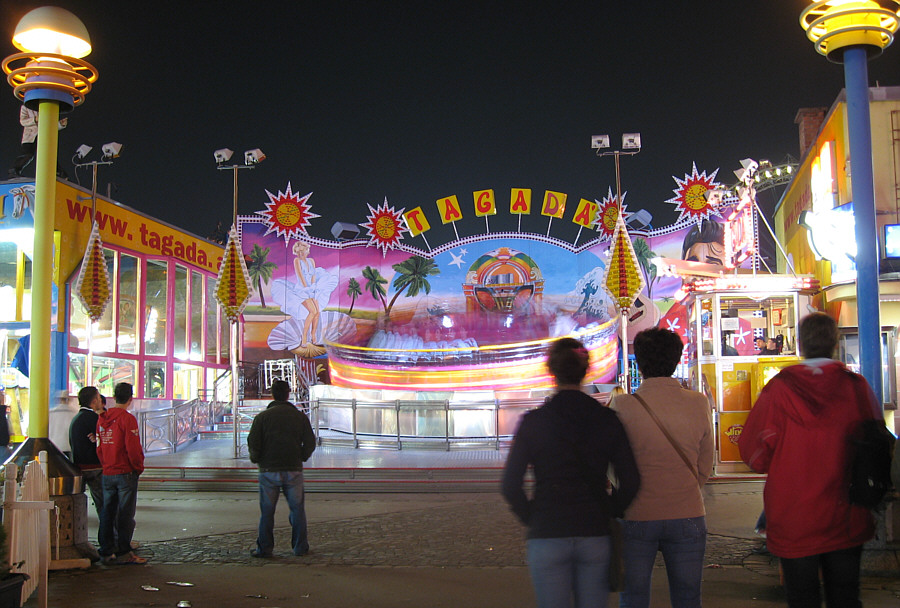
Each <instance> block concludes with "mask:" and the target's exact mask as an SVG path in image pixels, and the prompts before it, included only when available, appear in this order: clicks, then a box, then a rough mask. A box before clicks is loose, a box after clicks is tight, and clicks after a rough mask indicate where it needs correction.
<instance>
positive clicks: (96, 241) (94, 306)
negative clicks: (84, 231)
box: [72, 142, 122, 386]
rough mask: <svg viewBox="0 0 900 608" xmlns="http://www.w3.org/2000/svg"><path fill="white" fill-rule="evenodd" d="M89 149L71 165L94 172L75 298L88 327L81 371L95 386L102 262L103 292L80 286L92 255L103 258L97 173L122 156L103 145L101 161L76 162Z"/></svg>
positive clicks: (116, 147) (103, 300)
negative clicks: (88, 226) (87, 235)
mask: <svg viewBox="0 0 900 608" xmlns="http://www.w3.org/2000/svg"><path fill="white" fill-rule="evenodd" d="M92 149H93V148H91V147H90V146H86V145H84V144H82V145H81V146H79V147H78V149H77V150H76V151H75V158H73V159H72V163H73V164H74V165H75V170H76V171H77V170H78V169H80V168H81V167H91V168H92V169H93V170H92V179H91V238H90V239H88V246H87V250H86V251H85V257H84V262H82V270H81V276H80V277H79V280H78V285H77V287H76V291H77V292H78V296H79V298H80V299H81V301H82V303H83V304H84V305H85V309H86V310H87V313H88V319H89V320H88V327H87V351H88V352H87V357H85V370H84V384H85V386H93V384H94V349H93V345H92V341H93V336H94V323H96V322H97V321H99V320H100V318H101V317H102V316H103V311H104V310H105V309H106V306H107V304H108V303H109V300H110V297H109V296H110V290H109V275H108V273H107V272H106V266H105V262H104V264H103V267H102V268H101V269H99V271H98V272H97V273H96V274H98V275H99V276H98V277H96V280H99V281H101V282H102V283H103V287H102V289H98V288H97V286H96V285H84V284H83V279H84V276H85V271H86V270H87V267H89V266H90V264H91V262H92V252H93V251H96V253H97V255H99V256H102V253H103V243H102V241H101V240H100V227H99V226H98V225H97V169H98V168H99V166H100V165H111V164H112V161H113V159H114V158H118V157H119V154H121V152H122V144H120V143H116V142H110V143H108V144H103V147H102V148H101V150H102V151H103V156H102V157H101V158H100V160H94V161H90V162H79V161H82V160H84V157H85V156H87V155H88V154H90V152H91V150H92ZM95 270H97V269H95ZM85 292H87V293H85ZM101 294H102V295H101Z"/></svg>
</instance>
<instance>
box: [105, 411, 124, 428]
mask: <svg viewBox="0 0 900 608" xmlns="http://www.w3.org/2000/svg"><path fill="white" fill-rule="evenodd" d="M126 413H127V411H126V410H123V409H122V408H120V407H110V408H107V409H106V410H105V411H104V412H103V413H102V414H100V426H102V427H110V426H112V424H113V422H115V421H116V420H118V419H119V418H121V417H122V416H124V415H125V414H126Z"/></svg>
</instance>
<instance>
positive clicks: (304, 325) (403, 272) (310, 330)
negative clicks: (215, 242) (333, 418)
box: [238, 166, 754, 385]
mask: <svg viewBox="0 0 900 608" xmlns="http://www.w3.org/2000/svg"><path fill="white" fill-rule="evenodd" d="M715 176H716V172H713V173H712V175H710V176H707V175H706V173H705V172H702V173H700V172H698V171H697V168H696V166H695V167H693V168H692V172H691V173H690V174H686V175H685V178H684V179H678V178H676V180H675V181H676V186H677V187H676V188H675V190H674V192H675V197H673V198H672V199H670V200H669V201H668V202H671V203H673V204H675V205H676V211H678V212H679V213H680V216H679V218H678V220H677V221H676V222H675V223H673V224H671V225H668V226H665V227H663V228H659V229H653V228H650V227H649V226H648V227H646V228H644V229H643V230H632V231H631V234H630V238H631V240H632V245H633V249H634V256H635V259H636V261H637V263H638V264H639V267H640V269H641V272H642V273H643V278H644V284H645V287H644V289H643V291H642V292H641V293H640V294H639V295H638V297H637V299H636V300H635V303H634V305H633V306H631V307H630V309H629V310H628V313H627V314H628V325H627V330H628V336H629V340H630V339H631V338H632V337H633V336H634V335H635V334H636V333H637V332H639V331H641V330H642V329H645V328H648V327H653V326H656V325H661V326H663V327H667V328H669V329H672V330H674V331H676V332H678V333H679V334H680V335H682V336H683V337H684V336H685V330H686V325H687V319H686V316H685V314H686V311H685V310H684V307H683V306H681V305H680V304H678V302H677V300H678V297H679V295H680V294H679V290H680V289H681V288H682V279H681V278H679V277H677V276H664V274H663V273H660V272H659V270H658V264H657V263H655V262H654V260H656V259H663V260H666V259H668V260H678V261H687V262H692V263H695V264H699V265H701V266H702V267H706V268H709V267H725V266H729V265H734V262H735V260H736V259H737V257H736V256H735V254H734V247H733V246H734V243H732V242H731V241H728V240H727V236H728V234H727V233H728V231H729V229H730V226H729V221H726V220H727V218H729V217H731V216H733V215H734V213H733V210H734V209H735V207H736V206H737V205H738V200H737V199H736V197H733V196H729V195H728V191H727V190H724V189H723V188H722V187H721V185H720V184H718V183H717V182H716V181H715ZM711 192H717V193H719V196H717V197H716V196H710V195H709V193H711ZM523 193H526V194H527V195H526V194H523ZM723 193H724V195H723ZM267 194H268V196H269V203H267V205H266V209H265V210H264V211H260V212H257V213H256V215H254V216H240V217H239V218H238V226H239V233H240V243H241V248H242V249H241V250H242V251H243V253H244V258H245V262H246V267H247V272H248V276H249V280H250V285H251V287H252V289H251V294H250V299H249V301H248V304H247V306H246V308H245V309H244V311H243V318H244V360H245V361H263V360H266V359H280V358H290V357H302V358H315V357H322V356H328V358H329V360H330V363H331V364H332V373H340V371H339V363H337V362H338V361H339V360H341V359H343V360H345V362H348V363H347V364H348V365H353V366H358V365H365V364H369V363H373V364H376V363H377V362H378V358H379V356H380V354H379V353H382V352H383V351H403V352H404V353H406V354H405V355H403V357H405V359H404V361H401V363H407V364H408V365H407V366H408V367H416V366H418V367H424V368H428V367H429V366H433V365H435V364H437V363H440V365H442V366H443V367H447V366H448V365H450V364H462V363H464V362H466V361H467V359H466V357H467V356H470V355H471V356H473V357H474V356H475V355H476V354H478V355H479V356H481V357H485V356H486V355H485V354H484V353H486V352H489V353H490V354H491V357H495V356H496V357H497V359H491V362H493V363H498V361H499V362H502V361H505V359H504V358H503V353H506V355H507V356H508V358H515V357H516V356H521V352H522V350H521V349H522V348H524V349H525V350H526V351H527V349H528V345H530V344H541V349H543V348H544V346H545V344H546V342H543V343H541V342H540V341H541V340H544V341H546V340H547V339H548V338H553V337H556V336H562V335H569V334H573V333H575V334H578V332H587V333H582V334H578V335H583V336H588V337H587V338H586V339H587V340H589V341H590V340H595V338H592V337H590V336H593V334H591V333H590V332H592V331H596V332H598V333H597V335H598V336H602V338H596V341H597V343H598V344H599V342H600V341H603V342H604V347H603V348H604V349H605V350H604V351H603V352H604V353H607V354H608V353H609V352H610V349H612V353H613V354H612V355H611V358H612V359H614V356H615V355H614V352H615V351H616V350H617V346H615V341H616V334H615V331H616V327H617V326H618V312H617V310H616V307H615V306H614V305H613V302H612V301H611V299H610V296H609V295H608V294H607V292H606V291H605V290H604V288H603V285H604V277H605V276H606V273H607V266H608V260H609V256H610V237H611V235H612V232H613V230H612V228H614V226H615V223H616V221H617V220H618V213H619V208H618V206H616V205H615V202H616V197H615V195H613V194H612V192H610V193H609V196H607V197H605V198H604V199H603V200H602V201H588V200H586V199H581V200H580V202H579V203H578V205H577V207H576V208H575V209H574V210H573V213H572V218H571V221H573V222H575V223H577V224H579V226H580V228H579V232H578V239H575V241H576V243H577V241H578V240H579V239H580V238H581V236H582V230H583V229H584V228H587V229H588V230H589V231H590V232H591V233H592V236H591V237H590V238H588V239H586V240H585V241H584V242H583V243H582V244H580V245H576V244H575V243H570V242H565V241H561V240H559V239H556V238H554V237H553V236H551V235H550V228H549V224H548V230H547V234H533V233H526V232H503V233H491V232H488V231H487V230H486V231H485V233H484V234H480V235H472V236H465V237H463V238H459V235H458V233H457V232H456V228H455V224H454V233H455V234H456V237H457V238H456V239H455V240H453V241H452V242H449V243H444V244H440V245H437V246H434V247H432V245H435V244H434V243H429V242H428V240H427V234H426V233H427V232H428V230H429V229H430V222H429V215H431V216H432V221H438V220H439V221H442V222H444V223H447V222H455V221H458V220H459V219H463V218H465V217H468V216H471V215H473V211H474V215H475V216H484V215H492V214H495V213H497V212H498V211H500V212H503V211H505V209H503V207H504V206H505V205H504V204H502V203H501V202H500V198H501V197H498V196H497V195H495V193H494V192H493V191H488V190H484V191H476V192H474V193H472V200H473V209H472V210H469V209H466V208H464V206H463V205H462V204H461V203H460V199H463V198H465V197H457V196H456V195H454V196H450V197H443V198H441V199H438V200H437V205H436V208H435V210H434V212H433V213H429V211H427V210H426V208H425V207H416V208H414V209H412V210H406V209H405V208H404V209H397V208H396V207H394V206H392V205H391V204H390V203H389V202H388V201H387V200H385V201H384V202H383V203H382V204H379V205H378V206H375V207H373V206H372V205H368V211H369V215H368V217H367V218H366V221H365V222H361V223H359V224H358V226H359V227H360V228H362V229H363V232H362V234H361V235H360V236H359V237H358V238H354V239H353V240H349V241H336V240H335V241H331V240H325V239H319V238H315V237H311V236H309V235H308V234H307V233H306V226H308V225H310V222H311V221H313V220H314V219H315V218H317V217H318V215H316V214H314V213H312V212H311V208H312V205H313V202H314V199H313V197H312V193H310V194H306V195H303V196H301V195H299V194H298V193H294V192H293V191H292V189H291V185H290V184H288V186H287V189H286V190H285V191H283V192H282V191H279V192H278V193H277V194H273V193H271V192H268V191H267ZM534 199H535V200H538V196H534ZM566 199H567V195H566V194H565V193H560V192H551V191H547V192H546V193H545V194H544V196H543V197H542V200H543V203H541V204H540V205H538V204H536V205H534V208H532V205H531V200H532V193H531V191H530V190H527V189H524V188H514V189H512V191H511V192H510V195H509V201H510V202H509V213H518V214H523V213H531V212H534V213H536V214H537V213H540V214H542V215H545V216H547V217H548V221H549V222H552V221H553V220H554V219H557V221H559V220H560V219H561V220H563V221H565V213H566V211H565V201H566ZM624 199H625V197H624V196H623V201H624ZM524 202H527V205H525V204H524ZM622 212H623V214H624V217H625V219H626V220H627V218H628V216H629V213H628V211H627V207H626V206H625V205H623V206H622ZM726 245H732V249H728V247H727V246H726ZM741 261H742V262H743V263H744V264H745V265H746V264H747V262H746V261H745V260H741ZM729 262H730V263H731V264H730V263H729ZM609 344H612V346H609ZM510 345H516V349H517V350H511V351H508V352H507V351H505V350H504V349H507V348H508V347H509V346H510ZM747 352H748V353H752V352H754V351H753V345H752V341H751V340H748V341H747ZM350 362H352V363H350ZM373 369H374V370H377V365H375V367H374V368H373ZM610 369H612V368H610ZM610 369H604V370H603V371H602V373H600V376H602V377H600V376H598V377H597V378H596V379H597V380H598V381H612V380H613V379H614V378H613V377H610ZM612 371H613V372H614V369H612ZM372 373H373V374H376V373H377V372H376V371H373V372H372ZM536 373H538V372H536ZM412 381H414V379H413V378H411V377H409V376H404V377H403V378H402V380H401V379H398V385H402V384H403V383H404V382H405V383H406V384H405V385H408V384H409V382H412ZM468 381H472V379H471V378H470V379H469V380H468ZM348 382H349V383H351V384H352V381H350V380H348Z"/></svg>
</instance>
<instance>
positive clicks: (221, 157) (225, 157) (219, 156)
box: [213, 148, 234, 165]
mask: <svg viewBox="0 0 900 608" xmlns="http://www.w3.org/2000/svg"><path fill="white" fill-rule="evenodd" d="M232 154H234V150H231V149H229V148H221V149H219V150H216V151H215V152H213V155H214V156H215V157H216V163H218V164H220V165H221V164H222V163H225V162H228V161H229V160H230V159H231V155H232Z"/></svg>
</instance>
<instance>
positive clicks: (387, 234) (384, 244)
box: [360, 197, 409, 256]
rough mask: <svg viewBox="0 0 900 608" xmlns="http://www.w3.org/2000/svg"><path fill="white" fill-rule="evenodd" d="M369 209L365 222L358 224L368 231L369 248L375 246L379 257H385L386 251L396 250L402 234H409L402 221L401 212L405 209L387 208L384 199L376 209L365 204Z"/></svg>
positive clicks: (386, 201) (386, 202)
mask: <svg viewBox="0 0 900 608" xmlns="http://www.w3.org/2000/svg"><path fill="white" fill-rule="evenodd" d="M366 206H367V207H368V208H369V215H368V216H366V219H367V220H368V221H367V222H365V223H363V224H360V226H362V227H363V228H365V229H366V230H368V237H369V242H368V245H367V246H369V247H371V246H373V245H374V246H375V247H378V248H379V249H381V255H382V256H386V255H387V252H388V249H396V248H397V246H398V245H399V244H400V241H402V240H403V233H404V232H409V229H407V227H406V223H405V222H404V221H403V212H404V211H406V207H404V208H403V209H400V210H399V211H397V210H395V209H394V207H393V206H391V207H388V200H387V197H385V199H384V202H383V203H382V204H380V205H378V208H377V209H373V208H372V205H369V203H366Z"/></svg>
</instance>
